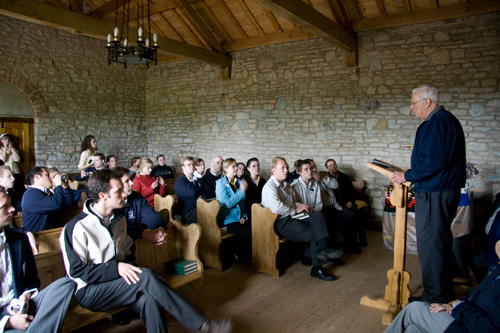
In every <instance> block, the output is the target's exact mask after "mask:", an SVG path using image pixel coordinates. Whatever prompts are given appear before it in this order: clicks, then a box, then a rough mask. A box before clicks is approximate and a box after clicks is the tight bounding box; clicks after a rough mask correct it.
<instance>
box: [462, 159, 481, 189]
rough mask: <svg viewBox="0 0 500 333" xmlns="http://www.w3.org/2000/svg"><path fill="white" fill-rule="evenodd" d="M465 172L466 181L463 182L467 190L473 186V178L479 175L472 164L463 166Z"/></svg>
mask: <svg viewBox="0 0 500 333" xmlns="http://www.w3.org/2000/svg"><path fill="white" fill-rule="evenodd" d="M465 172H466V174H467V180H466V181H465V187H466V188H467V189H468V188H470V187H472V186H473V185H475V183H476V181H475V178H476V176H477V175H479V170H478V169H477V168H476V166H475V165H474V164H473V163H469V162H467V163H466V164H465Z"/></svg>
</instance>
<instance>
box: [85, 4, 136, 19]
mask: <svg viewBox="0 0 500 333" xmlns="http://www.w3.org/2000/svg"><path fill="white" fill-rule="evenodd" d="M130 1H131V0H111V1H109V2H106V3H105V4H104V5H102V6H100V7H98V8H96V9H94V10H93V11H91V12H90V13H89V14H88V15H89V16H92V17H95V18H103V17H104V16H106V15H108V14H111V13H112V12H114V11H115V10H116V4H117V3H118V8H121V7H123V6H125V5H126V4H127V3H129V2H130Z"/></svg>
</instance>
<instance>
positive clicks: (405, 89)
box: [146, 14, 500, 217]
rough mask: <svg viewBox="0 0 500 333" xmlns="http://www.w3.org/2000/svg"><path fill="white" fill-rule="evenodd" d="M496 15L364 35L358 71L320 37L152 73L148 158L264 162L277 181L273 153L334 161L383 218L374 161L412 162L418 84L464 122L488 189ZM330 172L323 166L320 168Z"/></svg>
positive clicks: (496, 96) (493, 174)
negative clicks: (229, 61)
mask: <svg viewBox="0 0 500 333" xmlns="http://www.w3.org/2000/svg"><path fill="white" fill-rule="evenodd" d="M499 22H500V15H499V14H490V15H483V16H478V17H471V18H463V19H456V20H448V21H444V22H435V23H429V24H418V25H411V26H405V27H399V28H392V29H384V30H377V31H371V32H365V33H360V34H359V35H358V38H359V50H360V51H359V67H357V68H347V67H346V66H345V65H344V64H345V61H344V53H343V52H342V51H340V50H339V49H337V48H335V47H333V46H331V45H330V44H328V43H327V42H324V41H322V40H320V39H311V40H306V41H300V42H294V43H287V44H281V45H274V46H266V47H261V48H255V49H250V50H245V51H238V52H236V53H233V59H234V60H233V75H232V79H231V80H229V81H223V80H222V79H221V76H220V72H219V70H218V69H216V68H214V67H212V66H209V65H203V64H199V63H196V62H193V61H183V62H176V63H172V64H168V65H163V66H159V67H157V68H153V70H152V71H151V72H150V75H149V76H148V80H147V83H146V91H147V92H146V95H147V98H146V115H147V117H146V122H147V128H148V136H149V142H151V145H150V147H149V150H148V152H149V153H150V155H154V154H157V153H160V152H162V153H166V155H168V156H167V160H168V161H169V162H170V163H174V164H176V166H177V167H178V160H179V157H181V156H184V155H193V156H199V157H201V158H203V159H205V160H206V161H207V160H209V159H210V157H211V156H214V155H219V154H220V155H222V156H223V157H224V158H226V157H234V158H236V159H237V160H239V161H246V160H247V159H248V158H251V157H254V156H256V157H258V158H259V159H260V160H261V164H262V165H263V169H264V170H263V173H264V175H265V176H266V177H267V176H269V174H270V170H269V163H270V160H271V159H272V158H273V157H274V156H279V155H280V156H284V157H285V158H286V159H287V160H288V162H289V163H290V164H292V165H293V161H294V160H296V159H298V158H305V157H312V158H314V159H315V160H316V161H317V162H319V163H318V164H319V165H322V163H324V161H325V160H326V159H327V158H334V159H336V160H337V162H338V163H339V166H340V168H341V170H343V171H345V172H347V173H348V174H350V175H352V176H353V177H354V178H356V179H359V178H363V179H365V180H367V185H368V191H369V194H370V196H371V198H372V199H373V202H372V204H373V208H374V210H375V213H376V216H378V217H381V215H382V211H381V210H382V198H383V193H382V190H383V186H384V185H385V184H387V183H388V181H387V178H385V177H383V176H381V175H379V174H376V173H375V172H374V171H371V170H370V169H368V168H367V167H366V166H365V165H366V162H368V161H370V160H371V159H373V158H379V159H383V160H386V161H390V162H392V163H394V164H396V165H400V166H402V167H409V161H410V155H411V151H410V150H404V149H402V146H403V145H412V144H413V139H414V134H415V131H416V129H417V127H418V125H419V123H420V121H419V120H418V119H416V118H415V117H414V115H413V114H411V115H410V108H409V107H410V105H409V104H410V97H411V91H412V89H413V88H415V87H417V86H418V85H421V84H431V85H434V86H436V87H437V88H438V89H439V90H440V91H441V92H442V94H441V102H442V104H443V105H444V106H445V107H446V108H447V109H448V110H450V111H452V112H453V113H454V114H455V115H456V116H457V117H458V118H459V119H460V121H461V123H462V125H463V128H464V131H465V135H466V140H467V151H468V159H469V161H471V162H474V163H475V164H476V165H477V167H478V168H479V170H480V174H481V175H482V176H483V179H484V180H485V182H486V184H483V186H484V187H485V188H486V191H487V192H488V191H491V184H492V183H495V182H496V183H498V182H500V172H499V171H498V170H500V162H499V154H500V141H499V139H498V137H499V131H500V130H499V122H498V119H497V118H498V117H499V116H500V114H499V105H500V93H499V89H498V88H499V76H500V70H499V69H500V62H499V61H498V60H499V59H500V39H499V37H498V28H499V27H500V23H499ZM321 169H323V168H321Z"/></svg>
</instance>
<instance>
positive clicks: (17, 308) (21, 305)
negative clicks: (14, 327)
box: [9, 298, 26, 314]
mask: <svg viewBox="0 0 500 333" xmlns="http://www.w3.org/2000/svg"><path fill="white" fill-rule="evenodd" d="M9 311H10V312H13V313H19V314H22V313H24V312H25V311H26V302H21V301H20V300H18V299H17V298H14V299H13V300H12V301H10V304H9Z"/></svg>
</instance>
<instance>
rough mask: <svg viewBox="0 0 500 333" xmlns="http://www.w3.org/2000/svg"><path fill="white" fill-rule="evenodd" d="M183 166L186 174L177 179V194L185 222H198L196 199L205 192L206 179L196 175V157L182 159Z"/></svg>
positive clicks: (175, 189) (175, 187) (175, 188)
mask: <svg viewBox="0 0 500 333" xmlns="http://www.w3.org/2000/svg"><path fill="white" fill-rule="evenodd" d="M181 168H182V172H183V173H184V174H183V175H182V177H179V178H177V180H176V181H175V185H174V191H175V195H176V196H177V202H178V203H179V207H180V209H181V212H182V219H183V221H184V223H185V224H191V223H196V220H197V215H196V200H198V198H199V197H200V196H204V194H205V187H204V186H203V182H204V180H203V178H202V179H198V178H196V177H195V176H194V171H195V167H194V159H193V158H192V157H191V156H188V157H184V158H182V159H181Z"/></svg>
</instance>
